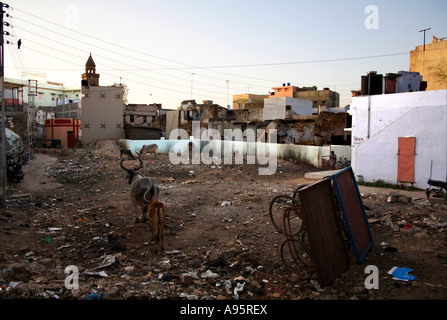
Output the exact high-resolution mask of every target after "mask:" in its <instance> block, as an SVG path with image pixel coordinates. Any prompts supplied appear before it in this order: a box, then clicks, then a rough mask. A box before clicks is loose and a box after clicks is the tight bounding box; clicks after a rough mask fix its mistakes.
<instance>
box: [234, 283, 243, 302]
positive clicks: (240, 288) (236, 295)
mask: <svg viewBox="0 0 447 320" xmlns="http://www.w3.org/2000/svg"><path fill="white" fill-rule="evenodd" d="M244 286H245V282H244V283H240V282H238V283H237V285H236V287H235V288H234V292H233V293H234V295H233V297H234V299H235V300H239V293H241V292H242V291H244Z"/></svg>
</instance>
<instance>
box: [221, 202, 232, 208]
mask: <svg viewBox="0 0 447 320" xmlns="http://www.w3.org/2000/svg"><path fill="white" fill-rule="evenodd" d="M231 203H232V202H231V201H222V203H221V204H220V206H221V207H226V206H229V205H231Z"/></svg>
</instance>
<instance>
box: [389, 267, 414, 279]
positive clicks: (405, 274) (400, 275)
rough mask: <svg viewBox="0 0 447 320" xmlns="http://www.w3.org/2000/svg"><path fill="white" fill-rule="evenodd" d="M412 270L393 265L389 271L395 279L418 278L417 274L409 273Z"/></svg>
mask: <svg viewBox="0 0 447 320" xmlns="http://www.w3.org/2000/svg"><path fill="white" fill-rule="evenodd" d="M412 271H413V269H409V268H401V267H393V268H391V269H390V270H389V271H388V274H389V275H392V276H393V280H401V281H412V280H414V279H416V277H415V276H413V275H411V274H409V272H412Z"/></svg>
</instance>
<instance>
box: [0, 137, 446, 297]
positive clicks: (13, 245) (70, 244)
mask: <svg viewBox="0 0 447 320" xmlns="http://www.w3.org/2000/svg"><path fill="white" fill-rule="evenodd" d="M130 164H131V163H130V162H128V163H127V165H130ZM141 171H142V172H143V173H144V175H146V176H152V177H154V178H155V179H156V180H157V181H158V183H159V186H160V201H162V202H164V203H165V204H166V207H167V218H166V227H165V251H164V252H161V253H154V252H153V242H151V240H150V231H149V227H150V224H149V223H148V222H146V223H135V222H134V219H135V216H134V210H133V207H132V204H131V201H130V197H129V189H130V185H129V184H128V183H127V181H125V180H124V174H125V172H124V171H123V170H122V169H121V168H120V165H119V146H118V144H117V143H116V142H113V141H103V142H98V143H96V144H93V145H90V146H88V147H85V148H82V149H72V150H54V151H52V150H39V152H38V153H36V155H35V158H34V159H33V160H32V161H30V163H29V164H28V165H27V166H25V167H24V172H25V178H24V180H23V181H22V182H20V183H14V184H12V185H11V186H10V188H9V190H8V194H7V199H8V200H7V203H6V207H5V208H1V209H0V212H1V213H0V243H1V249H0V271H1V274H0V288H1V290H0V298H3V299H10V298H12V299H17V298H19V299H23V298H31V299H42V298H48V299H53V298H56V299H79V300H80V299H94V298H101V299H110V300H115V299H118V300H126V299H159V300H165V299H182V300H214V299H217V300H224V299H229V300H231V299H241V300H295V299H298V300H309V299H310V300H358V299H360V300H364V299H365V300H367V299H371V300H402V299H404V300H406V299H430V300H445V299H446V298H447V269H446V267H447V259H446V257H447V252H446V228H447V223H446V221H447V211H446V206H445V205H442V204H436V205H434V204H430V203H428V202H427V200H426V198H425V193H424V191H412V192H409V191H402V190H398V191H396V190H390V189H381V188H371V187H363V186H360V191H361V193H362V196H363V202H364V205H365V208H366V213H367V215H368V218H369V222H370V226H371V231H372V234H373V238H374V245H373V247H372V249H371V251H369V252H368V254H367V256H366V258H365V260H364V261H363V262H362V263H361V264H357V263H356V261H355V257H354V254H353V251H352V250H348V254H349V260H350V264H349V267H348V268H347V269H346V270H345V271H344V272H343V273H342V274H341V275H340V276H338V277H337V278H336V279H335V280H334V281H333V282H332V283H331V284H330V285H328V286H327V287H325V288H320V287H319V285H318V282H316V280H318V279H317V275H316V274H315V273H314V274H313V275H311V276H306V275H305V274H304V273H303V272H301V270H300V269H298V268H297V269H295V270H294V269H290V268H286V267H285V266H284V264H283V262H282V260H281V255H280V249H281V244H282V243H283V241H284V240H285V239H284V236H283V235H281V234H279V233H278V232H277V231H276V229H275V228H274V227H273V226H272V224H271V221H270V218H269V215H268V208H269V204H270V201H271V200H272V198H273V197H274V196H276V195H279V194H288V195H292V194H293V191H294V190H295V188H296V187H297V186H298V185H300V184H309V183H314V182H315V180H308V179H305V178H304V174H305V173H307V172H313V171H318V169H316V168H314V167H312V166H310V165H306V164H303V163H299V162H295V161H291V160H278V169H277V172H276V173H275V174H274V175H272V176H260V175H258V165H254V164H243V165H214V164H212V165H204V164H201V165H173V164H171V162H170V161H169V157H168V155H166V154H161V155H159V156H158V157H157V158H156V159H154V158H153V156H152V155H147V156H146V159H145V160H144V168H143V169H142V170H141ZM391 192H394V193H396V192H397V193H399V194H401V195H407V196H409V197H411V198H409V199H410V200H411V201H410V202H409V203H408V200H407V201H404V202H402V201H397V202H388V201H387V198H388V196H389V194H390V193H391ZM406 199H408V198H406ZM369 265H374V266H376V267H377V270H378V273H379V278H378V289H366V288H365V279H366V278H367V277H368V276H369V272H368V273H365V268H366V267H367V266H369ZM68 266H72V267H73V266H74V267H76V269H77V271H78V272H79V277H78V285H79V286H78V289H77V290H76V288H75V289H72V287H70V285H73V284H74V281H71V282H70V281H68V282H67V279H72V278H67V277H69V276H74V275H75V273H72V272H73V271H71V270H73V269H70V270H68V271H66V267H68ZM395 266H396V267H405V268H410V269H413V271H412V272H411V275H414V276H415V277H416V278H415V279H414V280H413V281H407V282H405V281H400V280H394V279H393V277H392V276H391V275H389V274H387V272H388V271H389V270H390V269H391V268H393V267H395ZM72 267H71V268H72ZM67 283H68V288H67Z"/></svg>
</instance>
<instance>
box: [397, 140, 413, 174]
mask: <svg viewBox="0 0 447 320" xmlns="http://www.w3.org/2000/svg"><path fill="white" fill-rule="evenodd" d="M415 146H416V138H415V137H399V138H398V151H397V181H400V182H414V155H415V154H416V153H415Z"/></svg>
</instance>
